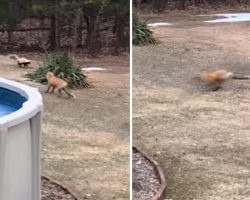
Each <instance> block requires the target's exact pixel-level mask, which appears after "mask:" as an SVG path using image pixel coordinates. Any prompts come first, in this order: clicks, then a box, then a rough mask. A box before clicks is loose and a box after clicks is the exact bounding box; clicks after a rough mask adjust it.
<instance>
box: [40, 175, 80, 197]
mask: <svg viewBox="0 0 250 200" xmlns="http://www.w3.org/2000/svg"><path fill="white" fill-rule="evenodd" d="M41 179H45V180H47V181H50V182H51V183H53V184H56V185H58V186H60V187H61V188H62V189H63V190H64V191H65V192H67V193H69V194H70V195H71V196H72V197H73V198H74V200H78V198H76V196H75V195H74V194H73V193H72V192H71V191H70V190H69V189H68V188H66V187H65V186H63V185H62V184H61V183H59V182H58V181H55V180H54V179H52V178H51V177H48V176H42V177H41Z"/></svg>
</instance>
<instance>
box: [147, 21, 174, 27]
mask: <svg viewBox="0 0 250 200" xmlns="http://www.w3.org/2000/svg"><path fill="white" fill-rule="evenodd" d="M171 25H173V24H171V23H168V22H157V23H149V24H148V26H149V27H158V26H171Z"/></svg>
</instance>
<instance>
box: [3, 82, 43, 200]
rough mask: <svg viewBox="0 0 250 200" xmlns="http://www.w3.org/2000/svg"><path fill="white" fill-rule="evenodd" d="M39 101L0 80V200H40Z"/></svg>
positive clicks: (34, 91) (27, 89)
mask: <svg viewBox="0 0 250 200" xmlns="http://www.w3.org/2000/svg"><path fill="white" fill-rule="evenodd" d="M42 107H43V104H42V97H41V95H40V93H39V92H38V90H37V89H35V88H31V87H28V86H26V85H23V84H20V83H17V82H14V81H9V80H6V79H3V78H0V200H39V199H40V129H41V114H42Z"/></svg>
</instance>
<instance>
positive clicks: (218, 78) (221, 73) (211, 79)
mask: <svg viewBox="0 0 250 200" xmlns="http://www.w3.org/2000/svg"><path fill="white" fill-rule="evenodd" d="M200 78H201V79H202V80H204V81H205V82H207V83H208V84H210V85H213V86H215V90H218V89H219V88H221V85H222V84H223V83H224V82H225V81H226V80H228V79H242V80H243V79H249V78H250V77H249V76H242V75H236V74H234V73H233V72H228V71H226V70H217V71H214V72H207V71H203V72H201V74H200Z"/></svg>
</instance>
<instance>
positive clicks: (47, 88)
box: [45, 85, 52, 93]
mask: <svg viewBox="0 0 250 200" xmlns="http://www.w3.org/2000/svg"><path fill="white" fill-rule="evenodd" d="M51 87H52V86H51V85H49V86H48V88H47V90H46V91H45V93H48V92H49V90H50V88H51Z"/></svg>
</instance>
